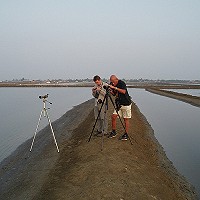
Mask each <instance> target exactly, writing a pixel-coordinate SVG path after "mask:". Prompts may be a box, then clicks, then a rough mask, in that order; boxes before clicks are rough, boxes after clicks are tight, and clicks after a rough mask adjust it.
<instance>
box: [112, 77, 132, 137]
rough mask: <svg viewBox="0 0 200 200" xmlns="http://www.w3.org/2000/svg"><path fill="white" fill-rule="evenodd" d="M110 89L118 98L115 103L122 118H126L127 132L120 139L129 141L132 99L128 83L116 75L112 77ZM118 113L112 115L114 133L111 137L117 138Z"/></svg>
mask: <svg viewBox="0 0 200 200" xmlns="http://www.w3.org/2000/svg"><path fill="white" fill-rule="evenodd" d="M110 82H111V83H112V84H111V85H110V88H111V89H112V91H113V92H112V94H113V95H114V96H116V99H115V102H116V107H117V110H118V114H119V115H120V117H123V118H124V122H125V128H126V132H125V133H124V134H123V135H122V136H121V137H120V139H121V140H127V139H128V130H129V119H130V118H131V104H132V101H131V98H130V96H129V94H128V91H127V87H126V83H125V82H124V81H122V80H119V79H118V78H117V77H116V76H115V75H112V76H111V77H110ZM117 116H118V115H117V112H116V110H114V112H113V114H112V132H111V133H110V135H109V137H110V138H112V137H115V136H116V135H117V133H116V119H117Z"/></svg>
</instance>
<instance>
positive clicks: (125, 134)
mask: <svg viewBox="0 0 200 200" xmlns="http://www.w3.org/2000/svg"><path fill="white" fill-rule="evenodd" d="M119 140H128V134H127V133H124V134H123V135H122V136H120V138H119Z"/></svg>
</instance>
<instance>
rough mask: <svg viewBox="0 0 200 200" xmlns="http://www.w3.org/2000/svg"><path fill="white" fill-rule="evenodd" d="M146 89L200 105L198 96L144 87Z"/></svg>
mask: <svg viewBox="0 0 200 200" xmlns="http://www.w3.org/2000/svg"><path fill="white" fill-rule="evenodd" d="M146 91H148V92H151V93H154V94H158V95H162V96H166V97H170V98H173V99H177V100H180V101H183V102H186V103H189V104H191V105H193V106H197V107H200V97H196V96H192V95H189V94H182V93H178V92H173V91H167V90H160V89H152V88H151V89H149V88H148V89H146Z"/></svg>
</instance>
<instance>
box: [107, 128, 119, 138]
mask: <svg viewBox="0 0 200 200" xmlns="http://www.w3.org/2000/svg"><path fill="white" fill-rule="evenodd" d="M116 135H117V133H116V131H113V130H112V131H111V132H110V134H109V136H108V137H109V138H113V137H116Z"/></svg>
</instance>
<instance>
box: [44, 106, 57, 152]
mask: <svg viewBox="0 0 200 200" xmlns="http://www.w3.org/2000/svg"><path fill="white" fill-rule="evenodd" d="M45 113H46V116H47V118H48V121H49V125H50V127H51V132H52V134H53V138H54V142H55V145H56V148H57V151H58V153H59V148H58V144H57V142H56V137H55V134H54V131H53V127H52V125H51V120H50V118H49V115H48V113H47V111H46V110H45Z"/></svg>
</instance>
